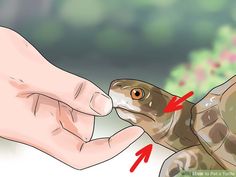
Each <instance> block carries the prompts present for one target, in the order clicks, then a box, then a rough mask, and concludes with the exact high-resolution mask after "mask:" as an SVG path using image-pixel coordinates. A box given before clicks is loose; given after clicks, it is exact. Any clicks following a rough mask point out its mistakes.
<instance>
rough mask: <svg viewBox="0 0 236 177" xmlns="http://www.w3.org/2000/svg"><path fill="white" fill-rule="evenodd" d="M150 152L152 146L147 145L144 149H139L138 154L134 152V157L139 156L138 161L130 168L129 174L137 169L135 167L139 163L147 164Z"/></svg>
mask: <svg viewBox="0 0 236 177" xmlns="http://www.w3.org/2000/svg"><path fill="white" fill-rule="evenodd" d="M151 151H152V144H149V145H147V146H145V147H144V148H142V149H140V150H139V151H138V152H136V154H135V155H136V156H139V157H138V159H137V160H136V161H135V162H134V164H133V165H132V167H131V168H130V172H131V173H132V172H134V170H135V169H136V168H137V166H138V165H139V164H140V162H141V161H142V160H143V161H144V162H145V163H147V162H148V160H149V157H150V155H151Z"/></svg>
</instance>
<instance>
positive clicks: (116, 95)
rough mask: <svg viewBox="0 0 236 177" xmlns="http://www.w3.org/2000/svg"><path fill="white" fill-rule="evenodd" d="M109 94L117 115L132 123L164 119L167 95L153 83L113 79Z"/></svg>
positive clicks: (159, 121)
mask: <svg viewBox="0 0 236 177" xmlns="http://www.w3.org/2000/svg"><path fill="white" fill-rule="evenodd" d="M109 95H110V96H111V98H112V100H113V107H114V108H115V109H116V111H117V113H118V115H119V117H121V118H122V119H124V120H127V121H128V122H130V123H132V124H137V125H140V124H144V123H147V122H150V123H152V124H153V122H157V124H163V121H165V117H166V113H164V112H163V109H164V108H165V106H166V104H167V102H168V101H169V95H168V93H167V92H165V91H163V90H161V89H160V88H158V87H156V86H154V85H151V84H149V83H147V82H143V81H138V80H131V79H119V80H114V81H113V82H112V83H111V85H110V90H109Z"/></svg>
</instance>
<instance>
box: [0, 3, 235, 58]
mask: <svg viewBox="0 0 236 177" xmlns="http://www.w3.org/2000/svg"><path fill="white" fill-rule="evenodd" d="M235 9H236V1H234V0H227V1H225V0H207V1H206V0H192V1H189V0H128V1H127V0H119V1H117V0H70V1H63V0H22V1H20V2H19V1H17V0H9V1H8V0H0V22H1V24H4V25H5V26H9V27H12V28H14V29H18V31H19V32H21V34H22V33H23V34H27V35H28V36H26V37H28V38H29V39H30V40H31V41H35V42H36V43H37V46H39V48H40V49H43V50H44V51H48V52H49V51H51V52H53V51H58V52H57V54H58V56H61V55H62V54H65V55H70V57H72V58H73V57H74V58H75V57H83V56H84V55H86V53H89V52H91V51H93V53H99V55H100V56H101V57H103V58H115V59H117V58H122V57H129V58H130V57H132V58H136V57H137V58H143V57H151V58H154V55H155V56H156V55H158V56H160V58H168V57H170V54H169V52H168V51H170V50H182V51H181V52H179V53H180V54H181V53H187V52H188V50H191V49H192V48H194V47H199V46H202V45H208V44H209V41H211V40H212V39H213V37H214V34H215V32H216V30H217V29H218V28H219V27H220V26H222V25H224V24H225V23H227V24H234V23H235V21H236V11H235ZM29 35H30V36H29ZM72 39H74V40H75V41H79V44H77V46H76V48H75V47H74V48H65V47H64V49H63V50H61V48H62V46H61V45H58V43H62V42H63V44H64V45H65V46H68V45H69V44H70V43H71V40H72ZM55 44H56V45H55ZM179 44H181V45H179ZM163 49H164V50H163ZM134 51H135V52H134ZM63 52H64V53H63ZM54 53H55V52H54ZM78 53H79V54H78ZM166 53H167V54H166ZM117 54H119V55H118V56H117ZM168 54H169V55H168ZM78 55H80V56H78ZM58 56H56V57H58ZM111 56H112V57H111ZM182 56H183V55H180V56H175V57H176V58H178V57H182Z"/></svg>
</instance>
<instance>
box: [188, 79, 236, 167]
mask: <svg viewBox="0 0 236 177" xmlns="http://www.w3.org/2000/svg"><path fill="white" fill-rule="evenodd" d="M191 126H192V129H193V131H194V133H195V134H196V135H197V136H198V138H199V140H200V142H201V144H202V145H203V147H204V148H205V149H206V151H207V152H208V153H209V154H210V155H212V157H213V158H214V159H215V160H216V161H217V162H218V163H219V164H220V165H221V166H222V167H224V168H225V169H236V76H234V77H232V78H231V79H229V80H228V81H226V82H225V83H223V84H221V85H219V86H217V87H215V88H214V89H212V90H211V91H210V92H209V93H208V94H207V95H206V96H205V97H204V98H203V99H202V100H200V101H199V102H198V103H197V104H195V105H194V107H193V108H192V122H191Z"/></svg>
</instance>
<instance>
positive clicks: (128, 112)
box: [114, 106, 156, 122]
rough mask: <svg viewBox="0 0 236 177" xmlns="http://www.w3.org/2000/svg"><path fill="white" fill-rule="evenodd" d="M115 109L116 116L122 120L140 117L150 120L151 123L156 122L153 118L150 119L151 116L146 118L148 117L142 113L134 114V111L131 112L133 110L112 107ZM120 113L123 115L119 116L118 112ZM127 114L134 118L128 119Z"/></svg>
mask: <svg viewBox="0 0 236 177" xmlns="http://www.w3.org/2000/svg"><path fill="white" fill-rule="evenodd" d="M114 108H115V109H116V112H117V114H118V115H119V117H121V118H122V119H125V120H127V119H131V120H132V119H136V117H138V116H142V117H145V118H148V119H150V120H152V121H153V122H156V120H155V119H154V118H152V117H151V116H148V115H146V114H144V113H140V112H136V111H133V110H128V109H127V108H124V107H120V106H119V107H114ZM120 111H121V112H122V113H123V114H124V115H121V114H120V113H119V112H120ZM129 114H131V115H133V116H134V118H129V117H130V116H129ZM126 115H127V117H124V116H126ZM133 122H134V121H133Z"/></svg>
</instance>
